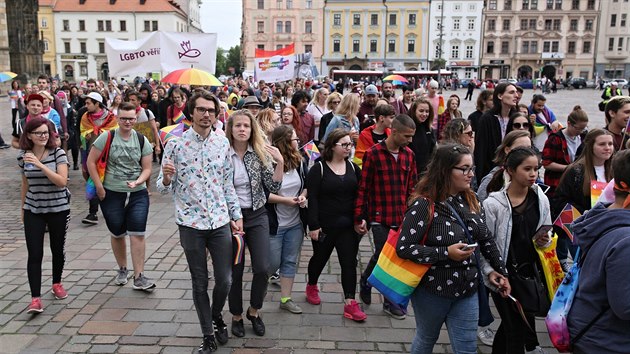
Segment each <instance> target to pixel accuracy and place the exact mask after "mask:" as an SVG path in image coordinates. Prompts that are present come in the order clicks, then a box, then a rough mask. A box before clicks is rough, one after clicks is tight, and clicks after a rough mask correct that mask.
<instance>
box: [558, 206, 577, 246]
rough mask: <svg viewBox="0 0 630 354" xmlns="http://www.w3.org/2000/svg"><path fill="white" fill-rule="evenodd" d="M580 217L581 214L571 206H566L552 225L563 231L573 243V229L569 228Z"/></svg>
mask: <svg viewBox="0 0 630 354" xmlns="http://www.w3.org/2000/svg"><path fill="white" fill-rule="evenodd" d="M580 215H582V213H580V212H579V211H578V210H577V209H575V207H573V205H571V204H567V205H565V206H564V209H562V212H560V215H558V217H557V218H556V221H554V222H553V224H554V225H556V226H558V227H559V228H561V229H562V230H564V232H565V233H566V234H567V236H569V239H571V242H573V228H572V227H571V223H572V222H573V221H574V220H576V219H577V218H578V217H580Z"/></svg>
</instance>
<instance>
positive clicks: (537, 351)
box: [525, 346, 547, 354]
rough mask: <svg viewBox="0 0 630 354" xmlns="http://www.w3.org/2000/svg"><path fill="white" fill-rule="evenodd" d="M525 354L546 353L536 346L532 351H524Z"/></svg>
mask: <svg viewBox="0 0 630 354" xmlns="http://www.w3.org/2000/svg"><path fill="white" fill-rule="evenodd" d="M525 354H547V352H546V351H545V350H544V349H543V348H541V347H539V346H536V348H534V350H530V351H526V352H525Z"/></svg>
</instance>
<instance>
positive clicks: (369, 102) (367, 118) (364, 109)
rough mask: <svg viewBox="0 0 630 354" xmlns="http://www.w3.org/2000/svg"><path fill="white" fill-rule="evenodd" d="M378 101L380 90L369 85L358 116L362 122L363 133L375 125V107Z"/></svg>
mask: <svg viewBox="0 0 630 354" xmlns="http://www.w3.org/2000/svg"><path fill="white" fill-rule="evenodd" d="M377 100H378V89H377V88H376V86H374V85H367V87H366V88H365V99H364V100H363V102H361V106H360V107H359V114H358V118H359V121H360V122H361V124H360V129H361V131H363V129H365V128H367V127H369V126H371V125H373V124H374V107H376V101H377Z"/></svg>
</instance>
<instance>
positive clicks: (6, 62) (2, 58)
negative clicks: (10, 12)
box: [0, 0, 11, 71]
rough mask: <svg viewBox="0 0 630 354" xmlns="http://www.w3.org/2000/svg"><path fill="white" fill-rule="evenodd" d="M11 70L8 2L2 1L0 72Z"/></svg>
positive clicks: (0, 15)
mask: <svg viewBox="0 0 630 354" xmlns="http://www.w3.org/2000/svg"><path fill="white" fill-rule="evenodd" d="M9 70H11V56H10V55H9V28H8V27H7V2H6V0H0V71H9Z"/></svg>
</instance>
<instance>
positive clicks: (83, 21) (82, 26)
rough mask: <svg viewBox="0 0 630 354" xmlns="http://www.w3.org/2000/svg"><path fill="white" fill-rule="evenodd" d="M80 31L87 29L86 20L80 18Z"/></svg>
mask: <svg viewBox="0 0 630 354" xmlns="http://www.w3.org/2000/svg"><path fill="white" fill-rule="evenodd" d="M79 31H85V20H79Z"/></svg>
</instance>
